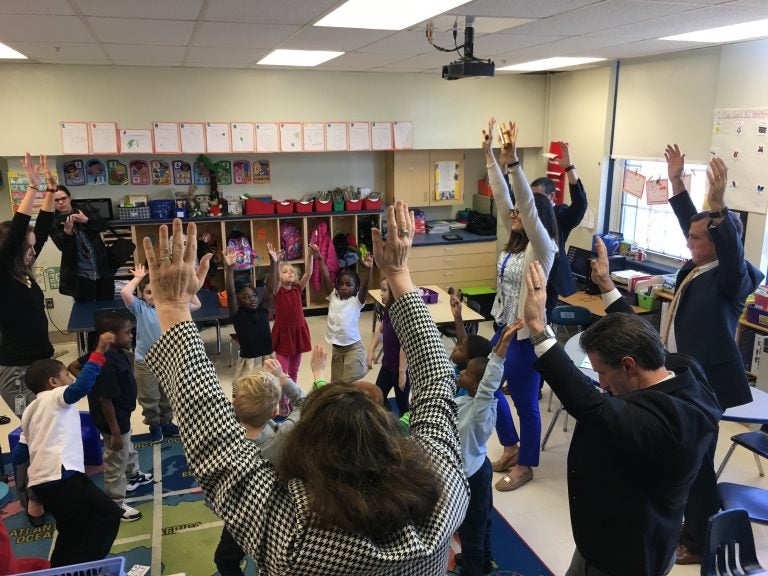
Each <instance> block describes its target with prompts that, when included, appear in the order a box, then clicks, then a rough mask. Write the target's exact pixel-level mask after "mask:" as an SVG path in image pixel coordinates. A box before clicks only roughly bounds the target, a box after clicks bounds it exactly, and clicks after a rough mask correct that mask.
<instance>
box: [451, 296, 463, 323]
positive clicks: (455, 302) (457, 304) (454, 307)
mask: <svg viewBox="0 0 768 576" xmlns="http://www.w3.org/2000/svg"><path fill="white" fill-rule="evenodd" d="M449 303H450V305H451V314H453V319H454V320H461V300H459V299H458V298H457V297H456V296H451V299H450V301H449Z"/></svg>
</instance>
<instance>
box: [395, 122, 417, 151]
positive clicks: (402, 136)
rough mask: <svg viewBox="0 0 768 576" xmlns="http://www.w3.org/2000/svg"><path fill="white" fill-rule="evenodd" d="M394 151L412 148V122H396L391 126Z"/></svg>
mask: <svg viewBox="0 0 768 576" xmlns="http://www.w3.org/2000/svg"><path fill="white" fill-rule="evenodd" d="M392 131H393V133H394V144H395V150H410V149H411V148H413V122H411V121H409V120H406V121H402V120H401V121H398V122H395V123H394V124H393V125H392Z"/></svg>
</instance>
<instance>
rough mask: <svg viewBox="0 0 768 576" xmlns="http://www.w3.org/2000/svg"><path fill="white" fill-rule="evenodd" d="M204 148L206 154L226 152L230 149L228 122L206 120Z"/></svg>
mask: <svg viewBox="0 0 768 576" xmlns="http://www.w3.org/2000/svg"><path fill="white" fill-rule="evenodd" d="M205 149H206V150H207V152H208V154H226V153H228V152H230V151H231V149H232V146H231V144H230V142H229V122H207V123H206V125H205Z"/></svg>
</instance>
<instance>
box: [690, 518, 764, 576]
mask: <svg viewBox="0 0 768 576" xmlns="http://www.w3.org/2000/svg"><path fill="white" fill-rule="evenodd" d="M756 574H768V571H766V570H765V569H764V568H763V567H762V566H761V565H760V564H759V562H758V561H757V554H756V553H755V539H754V536H753V535H752V527H751V526H750V525H749V515H748V514H747V511H746V510H741V509H734V510H725V511H724V512H720V513H719V514H715V515H714V516H712V517H711V518H710V519H709V522H707V535H706V538H705V540H704V552H703V554H702V556H701V576H726V575H732V576H741V575H745V576H747V575H756Z"/></svg>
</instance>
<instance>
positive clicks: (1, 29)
mask: <svg viewBox="0 0 768 576" xmlns="http://www.w3.org/2000/svg"><path fill="white" fill-rule="evenodd" d="M30 38H45V40H47V41H49V42H91V41H93V40H94V38H92V37H91V35H90V33H89V32H88V30H87V29H86V28H85V26H83V23H82V22H80V19H79V18H77V17H76V16H38V15H14V14H11V15H8V16H3V17H2V18H0V41H3V42H6V41H13V40H20V41H28V40H29V39H30Z"/></svg>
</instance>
